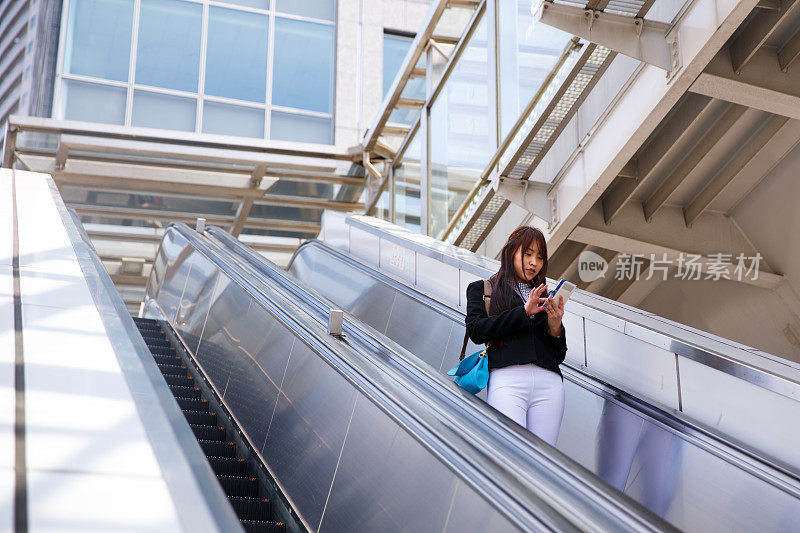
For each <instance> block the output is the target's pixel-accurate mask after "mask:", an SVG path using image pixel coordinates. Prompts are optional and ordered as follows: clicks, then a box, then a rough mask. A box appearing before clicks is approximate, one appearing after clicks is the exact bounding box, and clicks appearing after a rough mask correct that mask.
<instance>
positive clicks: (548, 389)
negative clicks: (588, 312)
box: [466, 226, 567, 446]
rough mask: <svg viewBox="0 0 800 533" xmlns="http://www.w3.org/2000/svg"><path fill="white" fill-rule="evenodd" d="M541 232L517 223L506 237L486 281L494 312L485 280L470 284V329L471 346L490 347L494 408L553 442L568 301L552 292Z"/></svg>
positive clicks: (490, 392)
mask: <svg viewBox="0 0 800 533" xmlns="http://www.w3.org/2000/svg"><path fill="white" fill-rule="evenodd" d="M546 274H547V243H546V242H545V239H544V234H543V233H542V232H541V231H540V230H538V229H536V228H532V227H530V226H520V227H519V228H517V229H515V230H514V232H513V233H511V235H510V236H509V237H508V241H506V244H505V245H504V246H503V250H502V252H501V256H500V270H498V271H497V273H496V274H495V275H494V276H492V277H491V278H489V281H490V282H491V286H492V292H491V295H490V297H489V300H490V301H489V314H488V315H487V313H486V306H485V304H484V300H483V298H484V284H483V280H478V281H475V282H473V283H471V284H470V285H469V286H468V287H467V317H466V327H467V333H468V334H469V337H470V339H472V342H474V343H476V344H483V343H486V344H487V349H486V355H487V356H488V358H489V372H490V373H489V385H488V390H487V401H488V403H489V405H491V406H492V407H494V408H495V409H497V410H498V411H500V412H501V413H503V414H504V415H506V416H507V417H509V418H511V419H512V420H514V421H515V422H517V423H518V424H520V425H521V426H523V427H526V428H527V429H528V430H529V431H531V432H533V433H534V434H535V435H536V436H537V437H539V438H541V439H542V440H544V441H545V442H547V443H548V444H550V445H553V446H554V445H555V443H556V441H557V440H558V432H559V430H560V429H561V418H562V416H563V414H564V383H563V378H562V376H561V372H560V370H559V369H558V365H560V364H561V363H562V362H563V361H564V357H565V356H566V353H567V339H566V332H565V331H564V326H563V325H562V324H561V317H562V316H563V315H564V303H563V301H562V300H561V298H560V297H559V302H553V300H552V298H546V297H542V295H543V294H544V295H547V280H546V278H545V276H546Z"/></svg>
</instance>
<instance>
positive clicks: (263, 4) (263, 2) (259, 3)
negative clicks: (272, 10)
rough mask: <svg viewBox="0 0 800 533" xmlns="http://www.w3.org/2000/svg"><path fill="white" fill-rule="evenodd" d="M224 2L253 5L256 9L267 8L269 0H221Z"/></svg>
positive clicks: (246, 5)
mask: <svg viewBox="0 0 800 533" xmlns="http://www.w3.org/2000/svg"><path fill="white" fill-rule="evenodd" d="M223 1H224V2H225V3H226V4H236V5H237V6H245V7H255V8H256V9H265V10H266V9H269V0H223Z"/></svg>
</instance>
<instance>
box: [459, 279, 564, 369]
mask: <svg viewBox="0 0 800 533" xmlns="http://www.w3.org/2000/svg"><path fill="white" fill-rule="evenodd" d="M519 302H520V304H519V305H518V306H516V307H512V308H511V309H507V310H505V311H503V312H502V313H500V314H499V315H492V316H488V315H487V314H486V305H485V304H484V303H483V280H478V281H474V282H472V283H470V284H469V286H467V317H466V319H465V324H466V327H467V333H468V334H469V338H470V339H472V342H474V343H475V344H484V343H486V342H489V341H496V340H499V339H503V340H504V341H505V344H503V346H500V347H499V348H497V347H494V346H490V347H489V348H488V349H487V350H486V355H487V356H489V369H490V370H491V369H492V368H502V367H504V366H510V365H523V364H526V363H533V364H535V365H537V366H540V367H542V368H546V369H548V370H552V371H553V372H555V373H556V374H558V375H559V376H561V371H560V370H559V369H558V365H560V364H561V363H563V362H564V357H566V355H567V331H566V328H565V327H564V324H563V323H562V324H561V336H560V337H558V338H556V337H553V336H552V335H550V328H549V327H548V325H547V312H546V311H544V310H542V311H539V312H538V313H536V314H535V315H533V316H530V317H529V316H528V315H527V314H526V313H525V303H524V302H523V301H522V298H521V297H520V299H519ZM562 379H563V376H562Z"/></svg>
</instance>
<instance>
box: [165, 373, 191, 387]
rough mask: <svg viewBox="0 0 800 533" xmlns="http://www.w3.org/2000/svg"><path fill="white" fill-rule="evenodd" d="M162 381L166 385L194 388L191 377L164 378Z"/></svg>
mask: <svg viewBox="0 0 800 533" xmlns="http://www.w3.org/2000/svg"><path fill="white" fill-rule="evenodd" d="M164 380H165V381H166V382H167V385H174V386H176V387H191V388H194V379H193V378H192V377H191V376H164Z"/></svg>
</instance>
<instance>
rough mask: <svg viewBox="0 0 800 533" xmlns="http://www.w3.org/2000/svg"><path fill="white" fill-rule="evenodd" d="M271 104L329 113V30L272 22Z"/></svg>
mask: <svg viewBox="0 0 800 533" xmlns="http://www.w3.org/2000/svg"><path fill="white" fill-rule="evenodd" d="M272 103H273V104H275V105H280V106H286V107H295V108H298V109H307V110H309V111H321V112H322V113H331V112H332V108H333V27H332V26H325V25H322V24H314V23H312V22H302V21H299V20H290V19H284V18H277V19H276V20H275V67H274V72H273V81H272Z"/></svg>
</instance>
